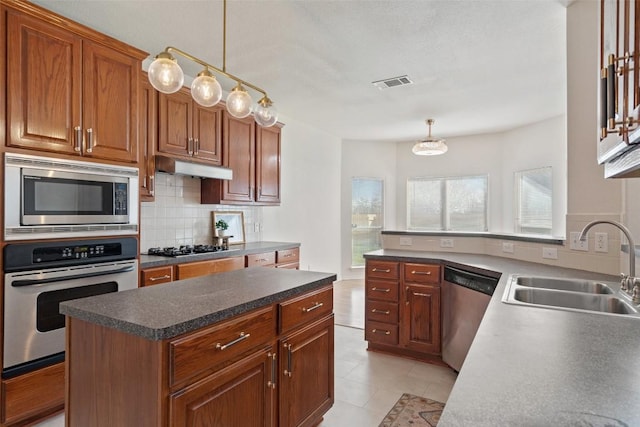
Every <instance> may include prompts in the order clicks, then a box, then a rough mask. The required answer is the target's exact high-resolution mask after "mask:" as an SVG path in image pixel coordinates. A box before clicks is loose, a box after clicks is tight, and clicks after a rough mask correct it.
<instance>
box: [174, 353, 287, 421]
mask: <svg viewBox="0 0 640 427" xmlns="http://www.w3.org/2000/svg"><path fill="white" fill-rule="evenodd" d="M274 363H276V359H275V351H274V349H273V347H272V346H269V347H266V348H263V349H261V350H259V351H256V352H255V353H253V354H251V355H250V356H247V357H245V358H244V359H242V360H240V361H239V362H237V363H234V364H233V365H231V366H228V367H226V368H224V369H222V370H220V371H218V372H216V373H215V374H213V375H211V376H209V377H207V378H205V379H203V380H202V381H198V382H196V383H195V384H193V385H191V386H189V387H186V388H185V389H183V390H180V391H179V392H177V393H174V394H172V395H171V397H170V405H169V406H170V416H169V418H170V419H171V422H170V425H171V426H173V427H210V426H218V425H219V426H243V427H244V426H247V427H274V426H276V425H277V424H276V419H275V415H276V405H275V402H276V390H275V388H274V387H273V386H272V384H275V383H276V381H275V378H274V375H276V371H275V369H274Z"/></svg>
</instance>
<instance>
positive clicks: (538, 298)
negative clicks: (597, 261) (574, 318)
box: [502, 275, 640, 317]
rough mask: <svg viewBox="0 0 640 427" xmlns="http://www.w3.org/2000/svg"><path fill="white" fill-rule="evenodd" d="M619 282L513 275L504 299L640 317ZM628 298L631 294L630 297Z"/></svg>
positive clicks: (504, 300) (530, 305)
mask: <svg viewBox="0 0 640 427" xmlns="http://www.w3.org/2000/svg"><path fill="white" fill-rule="evenodd" d="M617 288H618V285H617V284H615V283H613V282H612V283H609V284H607V283H602V282H600V281H595V280H584V279H572V278H555V277H536V276H518V275H512V276H511V277H510V278H509V283H508V284H507V287H506V289H505V292H504V294H503V297H502V301H503V302H505V303H507V304H515V305H521V306H528V307H540V308H552V309H558V310H568V311H580V312H586V313H600V314H608V315H624V316H638V317H640V313H639V312H638V309H637V308H636V307H634V306H633V305H632V304H631V303H630V301H629V302H628V301H625V297H626V295H625V296H623V294H622V293H621V292H619V291H617ZM626 298H627V299H628V297H626Z"/></svg>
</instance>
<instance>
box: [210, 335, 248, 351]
mask: <svg viewBox="0 0 640 427" xmlns="http://www.w3.org/2000/svg"><path fill="white" fill-rule="evenodd" d="M250 336H251V334H245V333H244V332H240V336H239V337H238V338H236V339H235V340H233V341H231V342H230V343H227V344H224V345H223V344H220V343H218V344H216V348H217V349H218V350H224V349H226V348H228V347H231V346H232V345H234V344H238V343H239V342H240V341H244V340H246V339H247V338H249V337H250Z"/></svg>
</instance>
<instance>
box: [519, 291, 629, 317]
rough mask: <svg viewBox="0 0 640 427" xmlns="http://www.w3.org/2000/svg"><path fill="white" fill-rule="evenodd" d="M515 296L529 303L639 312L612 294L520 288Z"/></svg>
mask: <svg viewBox="0 0 640 427" xmlns="http://www.w3.org/2000/svg"><path fill="white" fill-rule="evenodd" d="M513 298H514V299H515V300H516V301H520V302H523V303H527V304H535V305H548V306H552V307H562V308H573V309H577V310H587V311H599V312H603V313H615V314H637V311H636V309H635V308H633V307H632V306H631V305H629V304H628V303H626V302H625V301H623V300H621V299H620V298H618V297H615V296H611V295H597V294H586V293H577V292H564V291H554V290H547V289H524V288H520V289H516V290H515V293H514V295H513Z"/></svg>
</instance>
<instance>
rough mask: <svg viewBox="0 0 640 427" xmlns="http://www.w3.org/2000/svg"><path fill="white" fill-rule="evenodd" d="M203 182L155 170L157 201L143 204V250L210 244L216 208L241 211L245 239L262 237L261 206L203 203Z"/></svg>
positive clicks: (141, 221)
mask: <svg viewBox="0 0 640 427" xmlns="http://www.w3.org/2000/svg"><path fill="white" fill-rule="evenodd" d="M200 181H201V180H200V179H199V178H191V177H188V176H182V175H169V174H166V173H161V172H157V173H156V188H155V190H156V195H155V201H154V202H143V203H142V210H141V215H140V216H141V218H140V251H141V252H142V253H146V252H147V250H148V249H149V248H153V247H166V246H180V245H198V244H211V242H212V240H213V221H212V212H213V211H242V212H243V214H244V232H245V241H246V242H257V241H260V240H262V232H261V230H262V207H259V206H257V207H247V206H229V205H202V204H200ZM256 230H258V231H256Z"/></svg>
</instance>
